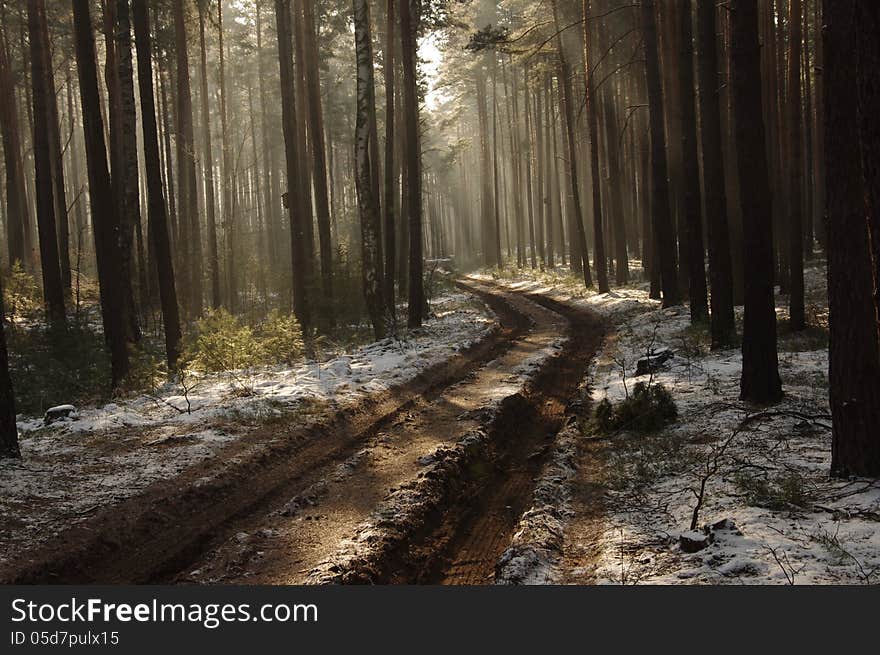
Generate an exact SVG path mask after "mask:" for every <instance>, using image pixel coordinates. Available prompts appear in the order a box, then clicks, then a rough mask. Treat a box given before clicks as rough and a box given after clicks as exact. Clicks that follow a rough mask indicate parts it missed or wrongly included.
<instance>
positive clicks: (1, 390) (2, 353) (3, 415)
mask: <svg viewBox="0 0 880 655" xmlns="http://www.w3.org/2000/svg"><path fill="white" fill-rule="evenodd" d="M0 49H2V48H0ZM2 297H3V288H2V286H0V298H2ZM2 305H3V303H0V310H2ZM5 322H6V317H5V316H4V314H3V312H2V311H0V459H3V458H6V457H20V456H21V451H20V450H19V447H18V426H17V425H16V423H15V393H14V391H13V389H12V378H11V377H10V376H9V354H8V353H7V351H6V332H5V328H4V325H3V324H4V323H5Z"/></svg>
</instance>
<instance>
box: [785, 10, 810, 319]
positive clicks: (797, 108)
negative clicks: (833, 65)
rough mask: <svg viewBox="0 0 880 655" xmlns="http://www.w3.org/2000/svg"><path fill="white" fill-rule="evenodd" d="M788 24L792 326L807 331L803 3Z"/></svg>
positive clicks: (789, 245) (789, 240) (789, 239)
mask: <svg viewBox="0 0 880 655" xmlns="http://www.w3.org/2000/svg"><path fill="white" fill-rule="evenodd" d="M788 24H789V29H790V35H789V56H788V99H787V101H786V107H788V129H789V133H788V146H789V176H788V177H789V180H790V184H791V186H790V187H789V194H790V195H789V201H788V211H789V221H788V229H789V233H788V260H789V261H788V266H789V275H790V287H789V288H790V293H791V295H790V297H789V314H790V318H789V327H790V328H791V329H792V330H803V329H804V327H806V318H805V316H804V237H803V233H804V226H803V206H804V203H803V193H804V170H803V141H802V140H801V139H802V136H801V130H802V126H803V108H802V107H801V47H802V39H801V0H790V2H789V14H788Z"/></svg>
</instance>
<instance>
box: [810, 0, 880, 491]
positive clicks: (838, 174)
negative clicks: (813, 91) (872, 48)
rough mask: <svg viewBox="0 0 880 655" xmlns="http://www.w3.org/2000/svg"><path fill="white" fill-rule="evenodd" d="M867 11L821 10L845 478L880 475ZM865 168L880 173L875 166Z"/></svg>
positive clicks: (833, 392) (839, 434) (831, 276)
mask: <svg viewBox="0 0 880 655" xmlns="http://www.w3.org/2000/svg"><path fill="white" fill-rule="evenodd" d="M862 10H863V8H861V7H860V3H859V2H857V1H855V0H825V3H824V6H823V14H824V23H825V29H824V55H825V61H824V63H825V73H824V78H825V80H824V84H825V99H824V103H825V156H826V162H825V174H826V177H825V182H826V184H825V186H826V189H827V192H826V200H827V205H826V210H825V211H826V217H827V221H828V309H829V341H830V346H829V355H830V360H829V370H828V374H829V377H828V383H829V400H830V403H831V415H832V441H831V470H832V473H833V474H835V475H839V476H842V477H847V476H850V475H870V476H877V475H880V439H878V434H877V426H878V425H880V346H878V332H877V323H876V312H875V305H874V301H873V298H872V293H873V291H874V284H873V281H872V261H871V253H870V245H869V240H868V239H866V238H865V234H866V226H865V215H866V210H867V209H868V206H867V205H868V203H866V193H865V192H866V190H867V189H866V186H865V184H864V181H867V179H868V178H869V176H870V174H871V173H870V172H869V173H868V174H867V175H866V171H865V170H864V166H863V163H862V162H863V160H862V159H860V150H861V149H860V136H861V135H860V129H859V127H860V116H859V114H860V110H861V109H863V108H864V106H862V104H861V102H863V101H864V100H865V95H864V94H865V89H861V88H859V87H861V86H862V84H863V83H862V82H861V81H859V82H856V81H854V78H856V79H860V76H861V75H869V76H870V75H872V74H873V75H876V70H874V71H867V72H866V71H864V70H861V69H860V67H859V63H860V62H859V59H860V57H861V55H862V48H863V47H869V46H868V45H867V44H865V43H864V41H862V40H861V39H859V36H862V34H863V33H862V32H861V29H862V28H863V27H865V24H864V23H861V21H867V20H868V17H866V16H864V15H862V14H861V12H862ZM854 35H858V36H857V37H856V44H854V43H853V36H854ZM870 38H871V39H875V38H876V34H871V35H870ZM863 63H864V62H863ZM874 79H875V80H876V77H875V78H874ZM875 92H876V91H875ZM866 118H867V117H866ZM873 120H876V117H873ZM868 164H869V166H872V167H873V168H874V171H876V170H877V168H876V167H877V161H876V159H874V160H873V161H871V162H868ZM869 193H870V192H869ZM875 264H876V262H875Z"/></svg>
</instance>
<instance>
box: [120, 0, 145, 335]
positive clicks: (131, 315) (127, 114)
mask: <svg viewBox="0 0 880 655" xmlns="http://www.w3.org/2000/svg"><path fill="white" fill-rule="evenodd" d="M115 1H116V60H117V64H118V66H119V77H118V80H119V102H120V110H121V111H120V114H121V115H120V127H121V129H122V134H121V138H120V141H121V144H122V153H121V154H122V161H121V165H122V171H120V172H121V173H122V175H120V177H119V178H117V180H116V183H117V184H119V185H121V186H122V188H121V189H119V190H118V193H119V194H120V195H121V197H122V201H123V207H124V213H123V214H122V215H120V217H119V224H120V235H119V252H120V257H121V262H122V274H123V276H124V277H123V280H122V283H123V294H124V300H125V309H126V313H127V317H126V321H127V329H128V331H129V337H130V338H131V339H132V340H134V341H137V340H139V339H140V326H139V324H138V312H137V304H136V303H135V295H134V280H135V268H136V267H135V263H134V257H133V255H132V249H133V248H135V247H136V243H142V237H141V209H140V187H139V180H138V176H139V173H138V150H137V109H136V108H135V99H134V64H133V62H132V53H131V16H130V11H129V4H128V2H129V0H115ZM135 236H137V242H135ZM138 262H139V268H143V266H144V256H143V248H142V247H141V249H140V250H139V256H138ZM140 279H141V280H142V284H143V280H144V279H145V276H144V275H141V276H140Z"/></svg>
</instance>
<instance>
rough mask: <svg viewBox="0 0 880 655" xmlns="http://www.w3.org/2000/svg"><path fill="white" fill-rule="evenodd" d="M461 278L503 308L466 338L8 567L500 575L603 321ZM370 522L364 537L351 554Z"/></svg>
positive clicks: (128, 576)
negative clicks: (464, 345)
mask: <svg viewBox="0 0 880 655" xmlns="http://www.w3.org/2000/svg"><path fill="white" fill-rule="evenodd" d="M463 286H464V288H466V289H467V290H469V291H471V292H474V293H476V294H477V295H479V296H481V297H482V298H483V300H484V301H485V302H486V303H487V304H488V305H490V306H491V307H492V309H493V310H494V311H495V312H496V314H497V315H498V317H499V320H500V323H501V327H500V329H497V330H495V331H494V332H493V333H491V334H490V335H489V336H488V337H486V338H485V339H484V340H482V341H481V342H479V343H477V344H475V345H474V346H472V347H471V348H470V349H469V350H468V351H465V352H463V353H461V354H459V355H457V356H455V357H453V358H451V359H450V360H448V361H446V362H444V363H443V364H440V365H437V366H434V367H432V368H431V369H429V370H427V371H425V372H424V373H423V374H422V375H420V376H419V377H418V378H416V379H415V380H413V381H411V382H409V383H407V384H404V385H401V386H400V387H398V388H396V389H393V390H391V391H389V392H386V393H383V394H379V395H378V396H375V397H371V398H370V399H368V400H365V401H362V402H361V403H359V404H358V405H357V406H355V407H353V408H350V409H348V410H346V411H344V412H339V413H337V414H336V415H334V416H332V417H331V418H329V419H326V420H324V421H321V422H320V423H319V424H317V425H310V426H305V427H301V426H289V425H283V424H279V425H273V426H267V427H266V429H261V430H260V431H258V433H257V434H251V435H248V437H247V439H242V440H239V441H246V442H247V444H241V443H238V442H236V443H235V444H233V445H231V446H230V447H229V449H228V452H224V453H222V454H221V455H220V457H218V458H215V460H212V461H209V462H205V463H203V464H200V465H197V466H195V467H193V468H192V469H190V470H187V471H185V472H184V473H183V474H181V475H180V476H178V477H177V478H175V479H172V480H167V481H164V482H161V483H157V484H156V485H154V486H153V487H150V488H148V489H147V490H146V492H145V493H143V494H140V495H139V496H136V497H133V498H131V499H128V500H126V501H124V502H123V503H120V504H118V505H116V506H113V507H108V508H106V509H104V510H102V511H101V512H99V513H98V514H96V515H95V516H94V517H92V519H90V520H87V521H85V522H83V523H80V524H78V525H77V526H75V527H74V528H71V529H70V530H68V531H67V532H66V533H64V534H62V535H61V536H60V537H59V539H58V540H57V541H56V542H53V543H50V544H49V545H48V546H46V547H43V548H40V549H38V550H36V551H34V552H30V553H24V554H23V557H22V558H21V559H19V561H18V562H17V564H16V566H15V568H14V569H12V568H11V567H7V568H6V569H0V582H16V583H40V582H51V583H162V582H195V583H215V582H225V583H269V584H279V583H285V584H290V583H303V582H372V583H445V584H485V583H487V582H491V581H492V577H493V573H494V569H495V565H496V563H497V561H498V559H499V557H500V555H501V553H502V552H503V551H504V549H505V548H506V547H507V545H508V544H509V542H510V538H511V536H512V531H513V530H514V529H515V527H516V525H517V522H518V520H519V518H520V516H521V514H522V513H523V511H524V510H525V509H527V508H528V504H529V501H530V500H531V495H532V490H533V488H534V479H535V476H536V475H537V473H538V472H539V470H540V468H541V466H542V465H543V463H544V460H545V456H546V453H547V451H548V450H549V446H550V445H551V444H552V442H553V439H554V437H555V435H556V433H557V432H558V430H559V428H560V427H561V425H562V422H563V420H564V419H565V417H566V412H567V407H566V406H567V403H568V402H569V400H570V399H571V398H572V397H573V395H574V393H575V391H576V389H577V386H578V383H579V382H580V381H581V379H582V377H583V373H584V371H585V369H586V367H587V365H588V361H589V359H590V357H591V356H592V354H593V353H594V352H595V350H596V348H597V346H598V343H599V340H600V338H601V334H602V328H601V325H600V324H599V322H598V320H597V319H596V318H595V317H594V316H593V315H592V314H590V313H588V312H586V311H584V310H577V309H573V308H571V307H569V306H567V305H563V304H560V303H556V302H554V301H551V300H549V299H546V298H544V297H541V296H534V297H531V298H529V299H526V297H525V296H524V294H519V293H514V292H510V291H509V290H505V289H504V288H502V287H500V286H497V285H493V284H491V283H485V282H482V283H480V282H477V281H471V282H469V283H467V284H465V285H463ZM563 337H565V338H564V339H563ZM563 341H564V343H562V342H563ZM557 342H560V343H559V344H558V345H557ZM548 348H549V349H550V350H551V351H552V350H553V349H556V351H555V352H556V354H555V355H553V356H551V357H549V359H547V358H546V355H541V353H545V352H546V351H547V350H548ZM536 354H537V355H540V357H538V360H540V362H539V363H536V362H535V361H533V360H535V357H536ZM539 364H540V365H539ZM524 380H528V383H527V384H526V385H525V387H523V386H522V385H523V381H524ZM471 437H473V439H471ZM469 439H470V441H469ZM462 444H464V445H462ZM218 460H219V461H218ZM430 462H433V464H431V463H430ZM399 497H402V498H404V499H405V500H408V501H414V502H411V503H410V505H409V506H407V505H406V504H404V508H403V510H402V511H401V510H400V508H399V507H393V502H394V501H395V499H397V498H399ZM389 503H390V504H391V505H389ZM383 512H384V513H385V515H386V516H390V515H393V516H392V517H391V518H390V519H389V520H388V521H386V523H387V524H388V525H386V527H390V530H385V532H381V531H380V533H381V534H380V536H378V537H377V536H376V535H373V534H370V530H372V529H373V526H372V525H370V521H372V520H374V519H375V517H376V515H377V514H378V515H382V513H383ZM389 535H390V536H389ZM358 539H362V540H363V541H362V542H361V544H360V545H363V544H367V552H368V554H367V555H366V556H362V555H361V554H359V553H355V554H354V556H353V558H352V557H349V556H350V555H351V553H350V552H347V551H350V550H351V549H352V548H353V546H352V544H353V543H354V544H355V546H357V545H358ZM338 562H342V563H341V564H340V563H338ZM322 567H323V568H322ZM328 572H329V573H328Z"/></svg>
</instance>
